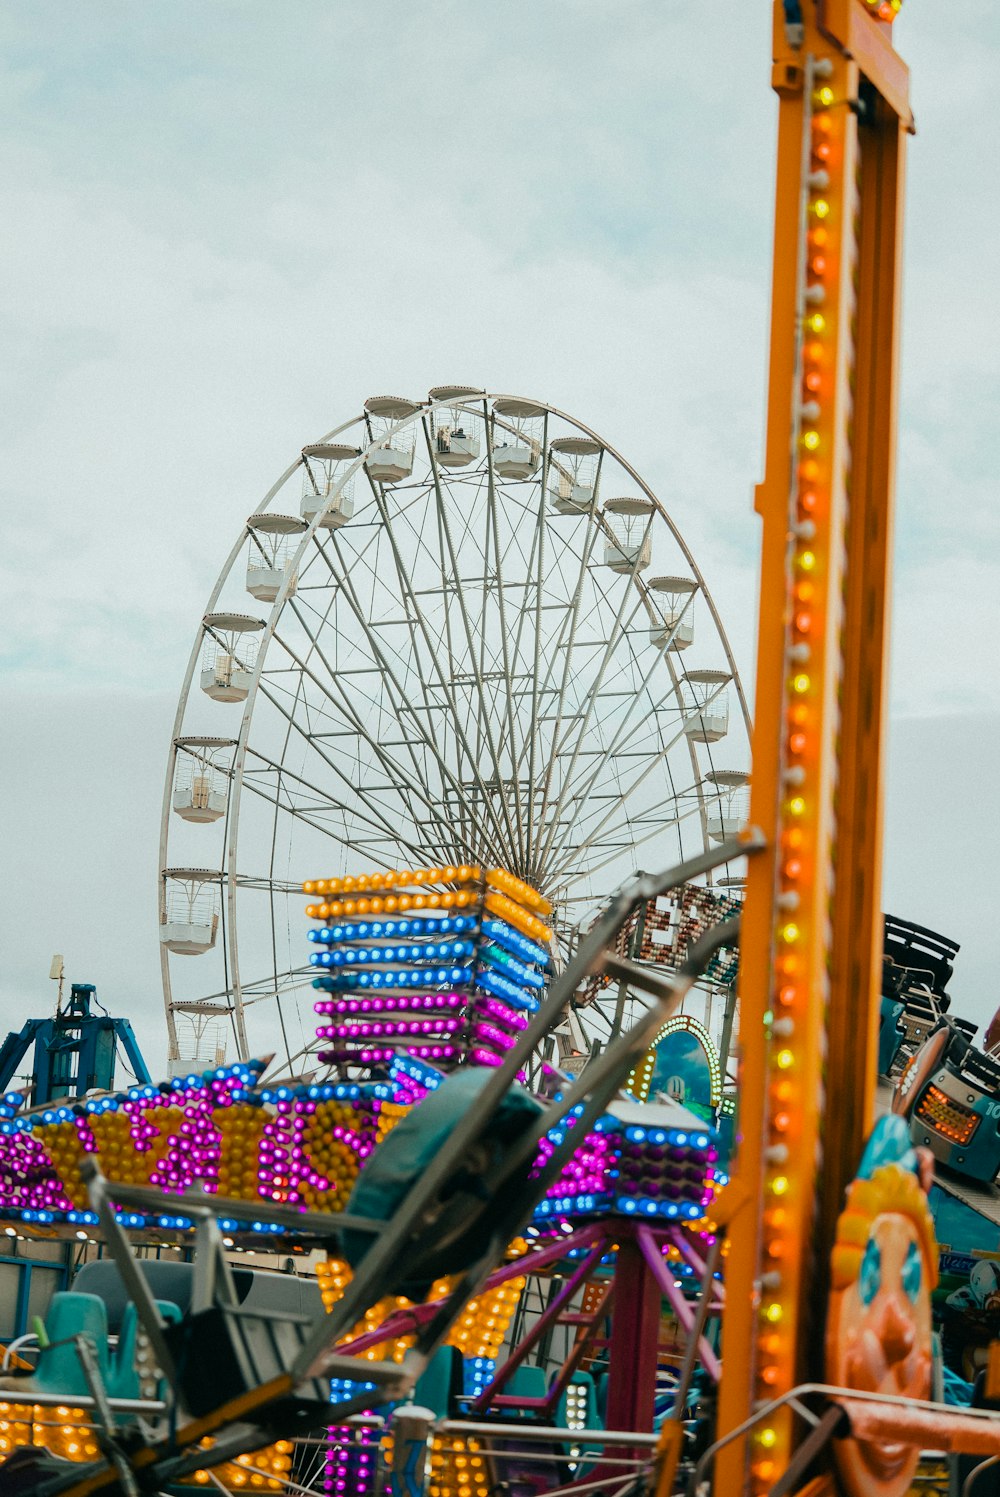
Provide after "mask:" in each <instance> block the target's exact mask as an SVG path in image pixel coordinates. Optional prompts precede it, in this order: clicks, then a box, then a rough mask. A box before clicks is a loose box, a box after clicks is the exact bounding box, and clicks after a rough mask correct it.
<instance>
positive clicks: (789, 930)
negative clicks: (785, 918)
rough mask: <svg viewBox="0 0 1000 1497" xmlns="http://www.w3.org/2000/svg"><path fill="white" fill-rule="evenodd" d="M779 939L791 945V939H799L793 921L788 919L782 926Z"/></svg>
mask: <svg viewBox="0 0 1000 1497" xmlns="http://www.w3.org/2000/svg"><path fill="white" fill-rule="evenodd" d="M781 939H782V940H783V941H787V942H788V944H789V945H791V944H792V942H793V941H797V940H798V939H799V928H798V926H797V925H796V924H795V922H794V921H791V920H790V921H789V922H788V924H787V925H786V926H784V927H783V928H782V931H781Z"/></svg>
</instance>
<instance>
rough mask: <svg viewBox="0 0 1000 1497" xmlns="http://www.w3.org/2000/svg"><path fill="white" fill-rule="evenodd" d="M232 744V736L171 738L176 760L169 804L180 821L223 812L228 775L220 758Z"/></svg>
mask: <svg viewBox="0 0 1000 1497" xmlns="http://www.w3.org/2000/svg"><path fill="white" fill-rule="evenodd" d="M235 745H236V740H235V739H234V738H205V737H185V738H177V739H175V740H174V747H175V749H176V750H177V761H176V767H175V769H174V786H173V795H172V797H171V806H172V808H173V810H174V811H176V813H177V815H178V816H179V817H180V818H181V819H182V821H193V822H197V823H205V822H211V821H218V820H219V818H220V817H222V816H224V815H225V814H226V802H227V800H228V796H229V775H228V773H227V771H226V769H225V767H224V766H223V765H222V763H221V762H220V760H221V758H222V756H223V755H224V754H226V753H227V752H228V751H229V750H231V749H233V748H234V747H235Z"/></svg>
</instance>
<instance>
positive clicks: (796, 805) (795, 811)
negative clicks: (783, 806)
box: [788, 795, 806, 816]
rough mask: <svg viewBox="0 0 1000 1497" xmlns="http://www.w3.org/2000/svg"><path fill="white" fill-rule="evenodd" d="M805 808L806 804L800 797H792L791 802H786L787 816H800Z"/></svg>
mask: <svg viewBox="0 0 1000 1497" xmlns="http://www.w3.org/2000/svg"><path fill="white" fill-rule="evenodd" d="M805 808H806V803H805V801H804V800H803V799H802V797H801V795H793V796H792V798H791V800H790V801H789V802H788V814H789V816H801V815H802V813H803V811H804V810H805Z"/></svg>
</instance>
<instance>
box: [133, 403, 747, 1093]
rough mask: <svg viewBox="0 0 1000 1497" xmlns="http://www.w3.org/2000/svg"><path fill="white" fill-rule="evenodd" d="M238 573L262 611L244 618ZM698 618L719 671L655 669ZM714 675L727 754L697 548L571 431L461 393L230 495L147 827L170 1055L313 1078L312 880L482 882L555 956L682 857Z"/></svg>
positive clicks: (724, 678)
mask: <svg viewBox="0 0 1000 1497" xmlns="http://www.w3.org/2000/svg"><path fill="white" fill-rule="evenodd" d="M456 443H457V444H458V445H456ZM459 458H461V461H459ZM602 490H603V491H607V492H610V493H611V494H612V495H614V496H615V497H614V498H611V499H609V500H607V501H602V498H601V494H602ZM296 511H298V516H296ZM653 560H655V562H656V564H657V565H656V572H657V576H656V577H655V578H654V579H653V582H652V583H649V582H647V581H646V580H645V576H644V573H645V571H646V570H648V568H649V567H650V565H651V563H652V561H653ZM265 561H267V562H269V563H270V564H269V565H266V566H265V565H264V563H265ZM258 573H266V574H267V575H266V576H261V575H257V574H258ZM682 577H684V578H687V579H690V587H688V585H687V583H686V582H685V583H683V585H678V586H677V587H675V588H674V590H673V591H671V589H670V588H667V587H665V586H664V585H663V583H664V579H666V580H667V581H671V582H673V583H677V581H678V579H679V578H682ZM250 578H253V580H254V583H255V585H256V591H255V592H254V596H255V597H258V598H259V599H260V601H261V602H264V603H269V604H270V605H271V607H270V612H269V615H268V617H267V619H266V621H265V620H263V619H260V618H255V617H252V616H251V615H249V614H247V613H245V612H242V611H240V608H239V602H240V597H241V595H242V597H243V598H244V599H245V597H246V592H245V589H246V587H247V584H248V580H249V579H250ZM682 594H683V596H681V595H682ZM675 610H676V611H677V612H679V613H681V614H682V619H681V623H680V624H679V625H678V624H677V620H676V619H674V618H673V615H674V611H675ZM672 619H673V623H671V620H672ZM695 625H697V638H698V639H699V641H701V642H702V643H703V644H704V645H705V647H706V648H709V649H711V650H713V652H715V653H716V658H718V656H719V653H720V652H721V654H722V656H723V657H724V658H725V660H726V661H727V663H728V667H729V668H728V670H726V671H723V672H721V673H720V672H709V673H705V672H701V673H699V672H698V671H697V670H696V669H694V670H691V671H688V672H686V673H682V672H680V671H678V669H677V666H676V661H677V655H676V651H677V650H678V649H680V648H683V647H684V643H686V644H688V645H690V643H691V640H692V639H693V638H694V637H695V635H694V634H693V633H692V632H691V631H692V630H694V628H695ZM675 626H676V627H675ZM670 628H673V629H674V635H673V640H672V642H670V643H666V642H665V641H664V640H663V639H662V635H663V631H664V630H665V629H670ZM654 634H657V635H658V636H659V641H658V642H659V643H660V644H661V646H662V647H661V648H659V649H657V650H653V649H651V648H650V640H651V638H652V637H653V636H654ZM682 641H683V643H682ZM689 653H690V652H689ZM729 682H734V683H735V694H736V698H737V700H738V703H739V707H740V715H739V724H740V732H741V733H742V734H743V737H744V741H745V739H746V733H747V715H746V708H745V703H744V701H743V697H742V692H741V690H740V687H739V681H738V678H736V674H735V663H734V661H733V657H732V652H731V650H730V648H729V645H728V643H727V641H726V638H725V634H724V632H723V630H722V627H721V622H720V620H719V617H718V613H717V611H716V608H715V605H714V603H713V601H712V598H711V595H710V593H709V591H708V588H707V586H706V584H705V581H704V578H703V577H702V575H701V573H700V571H699V569H698V567H697V564H696V562H695V559H694V557H693V556H692V555H691V553H690V550H689V548H688V547H687V545H686V543H685V542H684V539H683V537H682V535H681V533H680V530H679V528H678V526H677V524H676V522H675V520H674V518H673V516H672V515H671V514H670V513H669V512H668V511H667V510H666V509H665V507H664V506H663V505H662V503H661V502H660V501H659V500H658V499H657V498H656V496H655V494H654V493H653V492H652V490H651V489H650V488H649V486H648V485H647V484H645V483H644V482H643V480H642V479H641V477H640V476H639V474H638V473H637V472H636V471H635V469H634V468H632V467H631V466H630V464H629V463H628V462H627V461H626V460H625V459H624V458H623V457H622V456H621V454H620V453H618V452H617V451H616V450H615V449H614V448H613V447H611V446H610V445H609V444H608V443H607V442H606V441H604V440H603V439H602V438H601V437H600V436H598V435H597V433H596V432H594V431H592V430H591V429H589V428H588V427H586V426H584V425H583V424H582V423H581V422H579V421H576V420H574V419H573V418H572V417H570V416H568V415H566V414H565V413H564V412H562V411H559V410H557V409H556V408H555V407H553V406H551V405H547V404H544V403H543V402H540V401H536V400H533V399H528V398H526V397H520V396H511V395H498V396H497V395H490V394H488V393H486V392H485V391H482V390H479V389H476V388H475V387H472V386H462V385H445V386H438V387H436V388H435V389H434V390H433V391H432V392H431V395H430V397H429V398H428V399H427V400H426V401H424V402H415V401H411V400H403V399H400V398H397V397H385V396H378V397H373V398H372V399H370V400H368V401H366V402H365V405H364V407H363V409H362V410H361V411H360V412H359V414H357V415H356V416H353V417H351V418H350V419H349V420H348V421H346V422H344V423H342V424H341V425H340V426H338V427H337V428H335V429H334V430H332V431H330V432H329V433H327V434H326V435H325V436H323V437H322V438H321V439H320V440H319V441H316V442H314V443H311V444H309V445H307V446H305V447H303V448H302V449H301V453H300V454H296V457H295V460H294V461H293V462H292V463H291V465H290V466H289V468H288V469H287V470H286V472H285V473H284V474H282V476H281V477H280V478H279V479H278V481H277V482H276V483H275V484H274V485H273V487H272V488H271V489H270V491H269V492H268V493H267V494H266V495H265V496H264V497H263V499H262V500H261V501H260V502H259V503H258V504H257V505H256V506H255V508H254V511H253V513H252V514H251V517H250V520H249V521H248V522H247V524H246V525H245V526H244V527H243V530H242V532H241V534H240V536H239V537H238V539H237V540H236V543H235V544H234V546H233V549H232V551H231V553H230V556H229V558H228V561H227V562H226V563H225V564H224V566H223V569H222V572H221V574H220V576H219V578H218V580H217V582H216V584H215V587H214V588H213V590H212V593H211V596H210V598H209V601H208V607H207V611H206V613H205V615H204V618H203V620H202V624H201V627H200V629H199V631H198V638H197V640H196V642H195V645H194V647H193V650H192V654H191V659H190V662H189V667H188V673H187V677H186V680H185V683H184V687H183V690H182V694H181V699H180V702H179V705H178V710H177V715H176V719H175V724H174V731H173V734H172V740H171V751H170V765H169V770H168V777H167V784H166V787H165V792H164V810H163V821H162V825H161V850H160V869H161V879H160V923H161V954H162V967H163V978H164V998H165V1004H166V1011H167V1025H168V1031H169V1043H170V1053H171V1056H172V1058H173V1059H174V1060H177V1057H178V1056H179V1055H181V1054H182V1053H183V1054H184V1055H185V1057H186V1063H187V1058H189V1057H190V1056H191V1055H192V1054H197V1053H198V1045H199V1040H198V1035H199V1034H201V1033H203V1032H204V1033H205V1034H206V1035H207V1030H205V1026H206V1025H207V1024H208V1022H209V1020H210V1019H211V1020H212V1021H213V1022H216V1023H218V1022H221V1021H222V1020H225V1022H226V1023H228V1025H229V1026H230V1028H231V1031H232V1034H233V1036H234V1039H235V1046H236V1049H237V1051H238V1053H239V1054H240V1055H241V1056H244V1057H246V1056H247V1055H248V1054H250V1053H252V1052H254V1051H257V1052H260V1051H276V1052H277V1055H278V1058H279V1062H280V1063H281V1064H283V1065H284V1066H285V1068H286V1074H287V1073H289V1070H292V1071H294V1070H296V1069H298V1070H299V1071H300V1072H301V1070H302V1068H303V1067H305V1068H306V1069H308V1067H309V1066H310V1065H313V1066H314V1064H315V1063H314V1062H311V1061H309V1060H308V1059H303V1056H304V1055H305V1054H306V1052H307V1049H308V1045H309V1043H310V1041H311V1039H312V1035H313V1031H314V1016H313V1013H312V992H311V981H310V979H311V976H312V969H311V968H310V967H309V966H308V964H307V959H306V953H305V950H304V946H305V943H304V940H303V934H304V933H303V930H302V928H301V909H300V904H299V901H300V899H301V895H300V892H299V891H300V885H301V880H302V879H303V878H304V877H310V876H313V875H315V874H316V873H317V872H320V873H321V874H322V875H323V876H327V875H330V876H340V875H343V874H352V873H357V872H360V871H362V870H363V869H365V868H371V867H380V868H387V869H388V868H393V867H400V866H419V865H421V864H425V863H427V862H434V863H440V864H442V865H448V864H463V863H495V864H501V865H503V866H504V867H506V868H509V869H510V870H511V872H513V873H514V874H515V875H516V876H518V877H520V878H523V879H526V880H527V881H529V882H530V883H532V884H533V885H535V886H536V887H538V888H540V889H542V890H543V891H544V892H545V893H546V895H547V896H548V897H550V898H552V899H553V900H554V901H555V903H556V905H557V909H558V912H559V932H560V940H561V941H564V942H572V940H573V939H574V935H573V933H574V931H576V930H578V929H579V928H581V926H582V925H585V924H586V921H587V919H588V918H589V916H590V914H591V913H592V912H593V911H594V910H595V909H596V907H597V905H598V904H599V903H600V901H601V900H602V899H603V898H604V897H605V896H606V895H607V894H608V893H609V892H610V891H611V889H613V888H614V887H615V886H616V885H617V884H618V883H619V882H620V881H621V879H622V878H623V877H626V876H627V875H628V874H629V873H630V872H632V871H633V870H634V868H635V867H636V866H637V865H639V864H640V863H641V864H642V865H643V866H649V863H650V861H651V860H652V859H653V858H655V859H656V860H657V861H658V862H662V863H667V862H669V861H671V860H672V859H673V858H674V857H675V856H686V855H689V854H690V853H691V852H692V851H693V850H696V849H700V848H703V847H705V846H706V845H708V843H709V841H710V832H709V819H710V817H711V816H712V814H713V812H714V810H715V809H716V808H717V802H718V796H719V789H718V786H716V785H714V784H713V783H712V782H710V781H708V780H707V778H706V774H707V772H708V771H711V770H712V768H713V761H712V745H713V744H714V742H715V741H716V740H717V739H718V738H719V737H721V736H722V734H723V733H724V732H726V731H728V728H729V723H728V700H727V698H726V695H725V691H726V683H729ZM199 687H200V688H201V690H199V689H198V688H199ZM227 704H228V705H227ZM237 708H238V711H237V710H236V709H237ZM226 714H230V715H231V716H230V722H229V723H228V724H226V723H224V722H223V720H222V719H223V718H224V717H225V715H226ZM227 728H228V733H227ZM196 778H198V784H197V785H195V783H194V782H195V779H196ZM209 865H210V866H211V867H212V868H214V869H215V870H216V871H214V872H212V873H211V874H209V873H208V872H205V870H206V869H207V867H208V866H209ZM182 866H183V867H186V868H187V869H188V870H189V871H190V870H191V869H195V868H201V869H202V870H203V872H204V877H203V879H202V882H201V884H200V885H197V886H196V885H195V884H193V883H191V881H190V880H189V885H188V886H185V885H184V884H183V881H182V880H180V879H179V878H178V877H177V876H176V875H177V869H178V868H181V867H182ZM185 889H186V893H185ZM178 890H180V891H181V895H182V896H183V897H184V898H186V897H187V896H188V895H190V896H191V898H192V899H195V900H196V899H198V898H201V903H200V904H197V905H195V904H194V903H191V904H190V907H189V908H188V909H187V915H186V916H185V909H184V908H182V907H181V906H180V905H179V904H178V897H177V896H178ZM168 914H169V916H170V918H169V919H168ZM181 916H185V918H184V919H181ZM187 916H190V918H187ZM181 925H186V926H188V927H190V928H189V929H188V930H187V932H186V933H184V932H182V931H181V930H180V929H179V928H178V927H179V926H181ZM168 932H169V933H168ZM180 956H184V958H185V960H184V961H183V962H180V961H177V960H175V959H176V958H179V957H180ZM192 956H196V957H198V958H199V959H198V960H196V961H191V960H190V959H189V958H191V957H192ZM188 1025H190V1026H193V1028H194V1030H195V1031H196V1033H195V1037H194V1040H192V1039H191V1036H190V1035H189V1034H188V1033H187V1026H188ZM199 1026H201V1028H199ZM181 1030H183V1031H184V1033H183V1034H181V1033H180V1032H179V1031H181ZM207 1042H208V1041H207V1039H206V1043H207ZM211 1048H212V1050H213V1053H214V1051H215V1044H214V1041H213V1042H212V1047H211ZM178 1063H179V1062H178Z"/></svg>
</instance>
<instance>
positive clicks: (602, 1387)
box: [596, 1371, 608, 1429]
mask: <svg viewBox="0 0 1000 1497" xmlns="http://www.w3.org/2000/svg"><path fill="white" fill-rule="evenodd" d="M596 1386H597V1413H598V1415H599V1417H600V1421H601V1428H602V1429H603V1428H604V1421H605V1419H607V1417H608V1374H607V1372H606V1371H605V1372H599V1373H598V1374H597V1385H596Z"/></svg>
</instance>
